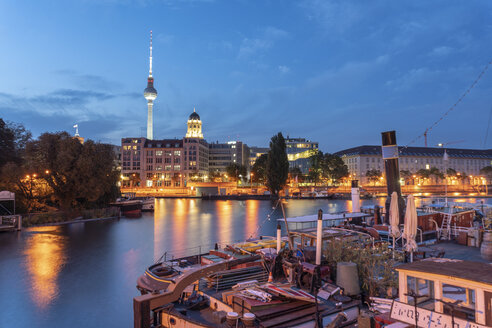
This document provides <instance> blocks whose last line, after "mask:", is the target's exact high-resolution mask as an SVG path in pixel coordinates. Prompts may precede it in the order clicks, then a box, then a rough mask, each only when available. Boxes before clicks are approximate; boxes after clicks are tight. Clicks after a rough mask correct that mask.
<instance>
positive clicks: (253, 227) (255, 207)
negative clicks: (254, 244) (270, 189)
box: [246, 199, 262, 237]
mask: <svg viewBox="0 0 492 328" xmlns="http://www.w3.org/2000/svg"><path fill="white" fill-rule="evenodd" d="M259 202H260V201H259V200H253V199H250V200H247V201H246V237H249V236H251V235H252V236H253V237H256V235H257V234H258V233H259V231H257V230H258V225H259V224H261V223H262V222H258V211H259Z"/></svg>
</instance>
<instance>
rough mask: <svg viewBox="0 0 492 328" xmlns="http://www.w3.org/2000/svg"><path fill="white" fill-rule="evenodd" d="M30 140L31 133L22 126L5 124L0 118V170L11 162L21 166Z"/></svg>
mask: <svg viewBox="0 0 492 328" xmlns="http://www.w3.org/2000/svg"><path fill="white" fill-rule="evenodd" d="M30 139H31V132H29V131H27V130H26V129H25V128H24V126H23V125H21V124H15V123H6V122H5V121H4V120H3V119H1V118H0V168H1V167H2V166H4V165H5V164H7V163H9V162H12V163H16V164H21V162H22V156H23V152H24V149H25V147H26V143H27V142H28V141H29V140H30Z"/></svg>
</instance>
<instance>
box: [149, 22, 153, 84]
mask: <svg viewBox="0 0 492 328" xmlns="http://www.w3.org/2000/svg"><path fill="white" fill-rule="evenodd" d="M149 65H150V66H149V76H150V77H151V76H152V30H150V61H149Z"/></svg>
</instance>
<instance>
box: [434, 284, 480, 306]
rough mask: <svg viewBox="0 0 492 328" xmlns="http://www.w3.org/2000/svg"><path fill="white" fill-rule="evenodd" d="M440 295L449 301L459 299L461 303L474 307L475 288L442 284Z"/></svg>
mask: <svg viewBox="0 0 492 328" xmlns="http://www.w3.org/2000/svg"><path fill="white" fill-rule="evenodd" d="M442 297H443V298H444V299H445V300H448V301H450V302H456V301H460V304H461V305H465V306H469V307H475V290H474V289H468V288H463V287H458V286H454V285H449V284H442Z"/></svg>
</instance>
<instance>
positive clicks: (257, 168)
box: [251, 154, 268, 183]
mask: <svg viewBox="0 0 492 328" xmlns="http://www.w3.org/2000/svg"><path fill="white" fill-rule="evenodd" d="M267 162H268V155H267V154H262V155H261V156H260V157H258V158H257V159H256V161H255V163H254V164H253V167H252V168H251V172H252V173H253V179H254V181H255V182H257V183H265V182H266V179H267Z"/></svg>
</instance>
